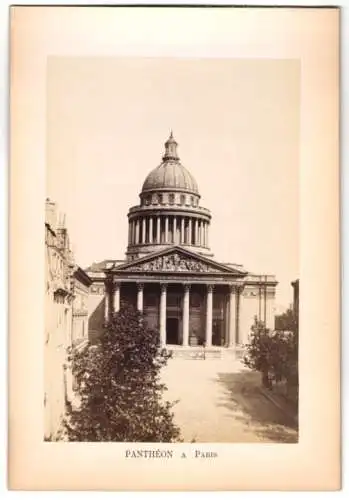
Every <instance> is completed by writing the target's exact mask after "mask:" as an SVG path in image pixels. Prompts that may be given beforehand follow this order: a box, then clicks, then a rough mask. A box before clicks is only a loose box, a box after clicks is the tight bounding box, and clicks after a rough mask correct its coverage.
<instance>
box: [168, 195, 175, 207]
mask: <svg viewBox="0 0 349 500" xmlns="http://www.w3.org/2000/svg"><path fill="white" fill-rule="evenodd" d="M168 200H169V203H170V205H173V204H174V200H175V195H174V194H173V193H170V194H169V196H168Z"/></svg>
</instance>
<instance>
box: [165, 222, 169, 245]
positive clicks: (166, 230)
mask: <svg viewBox="0 0 349 500" xmlns="http://www.w3.org/2000/svg"><path fill="white" fill-rule="evenodd" d="M165 243H168V216H167V215H166V217H165Z"/></svg>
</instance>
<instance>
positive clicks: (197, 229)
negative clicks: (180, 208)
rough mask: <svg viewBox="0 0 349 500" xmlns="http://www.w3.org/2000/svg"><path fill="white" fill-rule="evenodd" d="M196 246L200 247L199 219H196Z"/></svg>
mask: <svg viewBox="0 0 349 500" xmlns="http://www.w3.org/2000/svg"><path fill="white" fill-rule="evenodd" d="M194 245H196V246H198V245H199V221H198V219H195V241H194Z"/></svg>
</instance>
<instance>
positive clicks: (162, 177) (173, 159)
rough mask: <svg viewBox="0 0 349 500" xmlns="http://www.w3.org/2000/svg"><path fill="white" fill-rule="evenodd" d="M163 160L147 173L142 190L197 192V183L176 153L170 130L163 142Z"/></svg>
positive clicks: (175, 143)
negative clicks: (167, 137)
mask: <svg viewBox="0 0 349 500" xmlns="http://www.w3.org/2000/svg"><path fill="white" fill-rule="evenodd" d="M165 148H166V149H165V155H164V156H163V162H162V163H161V165H159V166H158V167H156V168H154V170H152V171H151V172H150V174H148V176H147V178H146V179H145V181H144V183H143V187H142V192H145V191H154V190H161V189H164V190H167V189H176V190H178V191H186V192H190V193H194V194H197V195H198V194H199V190H198V185H197V183H196V180H195V179H194V177H193V176H192V175H191V173H190V172H189V171H188V170H187V169H186V168H185V167H183V165H181V163H180V161H179V158H178V155H177V142H176V141H175V140H174V138H173V135H172V132H171V135H170V138H169V139H168V140H167V141H166V143H165Z"/></svg>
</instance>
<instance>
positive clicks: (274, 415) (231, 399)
mask: <svg viewBox="0 0 349 500" xmlns="http://www.w3.org/2000/svg"><path fill="white" fill-rule="evenodd" d="M217 375H218V383H220V384H222V385H223V386H224V389H225V395H224V396H223V397H222V398H220V401H219V403H218V405H219V406H221V407H224V408H227V409H228V410H229V412H231V413H232V418H234V419H236V420H240V421H241V422H242V423H243V424H244V425H246V426H247V427H250V428H253V431H254V433H255V434H257V435H259V436H260V437H261V438H263V439H267V440H270V441H272V442H277V443H297V442H298V427H297V425H296V424H295V423H294V422H293V421H292V419H291V418H289V417H287V415H286V414H284V413H283V412H282V411H281V410H279V409H278V408H277V407H276V406H274V405H273V403H271V402H270V401H268V400H267V399H266V398H265V396H264V395H263V394H262V393H261V391H260V383H261V382H260V374H259V373H256V372H249V371H242V372H240V373H219V374H217ZM216 381H217V379H216Z"/></svg>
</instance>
